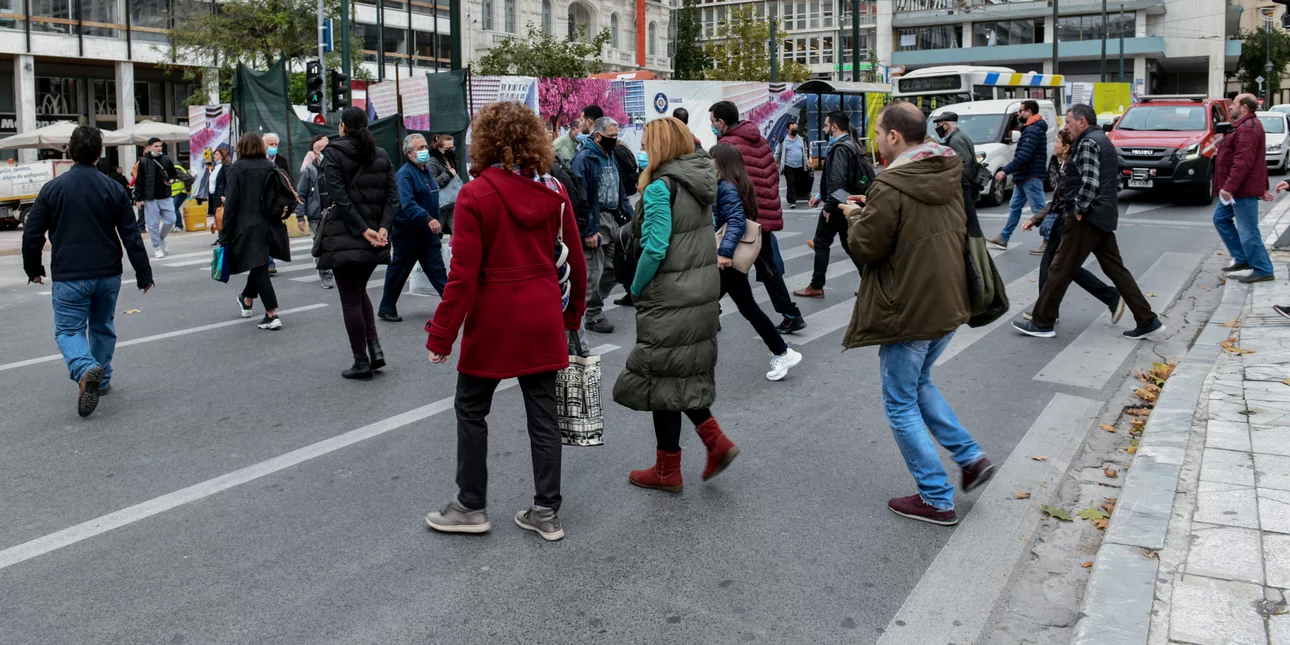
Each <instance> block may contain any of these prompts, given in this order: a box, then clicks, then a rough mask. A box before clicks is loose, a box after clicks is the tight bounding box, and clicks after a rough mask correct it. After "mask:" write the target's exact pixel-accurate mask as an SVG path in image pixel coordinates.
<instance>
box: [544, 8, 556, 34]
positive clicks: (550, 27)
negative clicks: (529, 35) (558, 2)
mask: <svg viewBox="0 0 1290 645" xmlns="http://www.w3.org/2000/svg"><path fill="white" fill-rule="evenodd" d="M551 11H552V10H551V0H542V33H544V34H551V33H554V31H555V17H554V16H552V14H551Z"/></svg>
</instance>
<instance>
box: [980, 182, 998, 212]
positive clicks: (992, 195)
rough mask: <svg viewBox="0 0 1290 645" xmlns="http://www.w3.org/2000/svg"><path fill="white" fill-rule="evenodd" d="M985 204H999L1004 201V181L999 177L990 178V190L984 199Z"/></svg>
mask: <svg viewBox="0 0 1290 645" xmlns="http://www.w3.org/2000/svg"><path fill="white" fill-rule="evenodd" d="M982 202H983V203H984V205H985V206H998V205H999V204H1002V203H1003V182H1001V181H999V180H998V179H994V178H991V179H990V190H989V192H987V193H986V197H985V199H984V200H982Z"/></svg>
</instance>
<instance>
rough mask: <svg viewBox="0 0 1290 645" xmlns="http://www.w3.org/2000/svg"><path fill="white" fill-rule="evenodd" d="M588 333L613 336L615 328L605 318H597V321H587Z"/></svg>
mask: <svg viewBox="0 0 1290 645" xmlns="http://www.w3.org/2000/svg"><path fill="white" fill-rule="evenodd" d="M587 331H594V332H596V333H597V334H612V333H614V326H613V325H611V324H609V321H608V320H605V319H604V318H597V319H596V320H589V321H587Z"/></svg>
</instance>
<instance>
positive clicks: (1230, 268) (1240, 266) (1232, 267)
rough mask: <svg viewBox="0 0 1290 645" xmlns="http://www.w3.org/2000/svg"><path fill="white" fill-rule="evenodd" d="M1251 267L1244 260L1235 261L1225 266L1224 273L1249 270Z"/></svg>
mask: <svg viewBox="0 0 1290 645" xmlns="http://www.w3.org/2000/svg"><path fill="white" fill-rule="evenodd" d="M1249 269H1250V265H1248V264H1246V263H1244V262H1233V263H1231V264H1229V265H1227V266H1225V267H1223V273H1232V272H1234V271H1248V270H1249Z"/></svg>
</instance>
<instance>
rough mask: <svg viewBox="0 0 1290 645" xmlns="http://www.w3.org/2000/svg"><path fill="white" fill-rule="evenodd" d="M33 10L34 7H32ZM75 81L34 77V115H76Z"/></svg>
mask: <svg viewBox="0 0 1290 645" xmlns="http://www.w3.org/2000/svg"><path fill="white" fill-rule="evenodd" d="M32 7H33V8H35V5H34V4H33V5H32ZM76 80H77V79H74V78H63V77H57V76H37V77H36V114H78V113H79V112H80V102H81V101H80V93H79V92H78V91H77V90H78V89H79V88H78V87H77V83H76Z"/></svg>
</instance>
